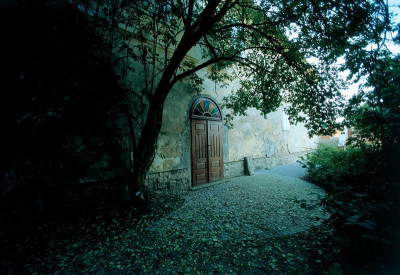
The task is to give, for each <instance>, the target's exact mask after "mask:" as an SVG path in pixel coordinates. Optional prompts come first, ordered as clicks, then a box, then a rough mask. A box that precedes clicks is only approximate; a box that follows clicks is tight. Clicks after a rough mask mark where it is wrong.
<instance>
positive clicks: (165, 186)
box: [145, 168, 191, 193]
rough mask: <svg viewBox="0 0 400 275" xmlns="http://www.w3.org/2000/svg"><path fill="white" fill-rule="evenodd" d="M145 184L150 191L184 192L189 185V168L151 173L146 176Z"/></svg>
mask: <svg viewBox="0 0 400 275" xmlns="http://www.w3.org/2000/svg"><path fill="white" fill-rule="evenodd" d="M145 184H146V185H147V188H148V190H149V192H150V193H156V192H159V191H163V192H173V193H182V192H185V191H187V190H189V188H190V187H191V180H190V173H189V169H188V168H184V169H177V170H172V171H167V172H158V173H151V174H149V175H148V177H147V178H146V183H145Z"/></svg>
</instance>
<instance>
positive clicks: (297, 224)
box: [149, 173, 328, 241]
mask: <svg viewBox="0 0 400 275" xmlns="http://www.w3.org/2000/svg"><path fill="white" fill-rule="evenodd" d="M323 195H324V191H323V190H322V189H321V188H319V187H317V186H315V185H313V184H311V183H308V182H305V181H302V180H300V179H297V178H293V177H287V176H282V175H278V174H272V173H269V174H259V175H254V176H251V177H249V176H244V177H239V178H234V179H229V180H225V181H224V182H222V183H220V184H217V185H214V186H210V187H208V188H204V189H199V190H195V191H192V192H189V193H188V194H187V195H186V196H185V199H186V201H185V203H184V205H183V206H182V207H181V208H180V209H178V210H176V211H174V212H172V213H171V214H169V215H167V216H166V217H164V218H162V219H160V220H159V221H157V222H156V223H154V224H153V225H152V226H150V227H149V230H150V231H154V230H157V231H158V233H159V234H160V237H161V235H165V234H167V235H168V234H170V233H173V232H176V231H177V230H179V231H182V232H184V233H185V236H186V237H187V238H198V236H199V234H200V235H202V234H205V233H206V232H207V233H209V232H211V235H212V236H211V237H212V238H217V239H219V240H221V241H230V240H237V239H240V238H254V237H257V238H259V237H260V238H265V237H277V236H283V235H289V234H293V233H297V232H300V231H304V230H307V229H308V228H310V227H311V226H314V225H319V224H320V222H321V221H322V220H324V219H326V218H328V215H327V213H326V212H325V211H324V209H323V208H322V207H320V206H319V205H318V204H319V202H320V199H321V198H322V197H323ZM163 228H167V229H168V230H170V231H171V232H164V231H163V230H162V229H163ZM160 229H161V230H160Z"/></svg>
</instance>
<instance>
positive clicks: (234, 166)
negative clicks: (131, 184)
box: [146, 152, 307, 193]
mask: <svg viewBox="0 0 400 275" xmlns="http://www.w3.org/2000/svg"><path fill="white" fill-rule="evenodd" d="M306 153H307V152H297V153H293V154H284V155H276V156H272V157H268V158H267V157H264V158H255V159H253V165H254V167H255V170H256V171H257V170H262V169H266V168H271V167H274V166H279V165H284V164H288V163H293V162H296V161H297V160H298V159H299V158H300V157H301V156H304V155H305V154H306ZM244 175H245V163H244V159H243V160H239V161H230V162H225V163H224V178H228V179H229V178H235V177H240V176H244ZM146 185H147V187H148V190H149V192H150V193H157V192H172V193H183V192H186V191H188V190H189V189H190V188H191V179H190V169H189V168H184V169H177V170H172V171H166V172H158V173H151V174H149V175H148V177H147V178H146Z"/></svg>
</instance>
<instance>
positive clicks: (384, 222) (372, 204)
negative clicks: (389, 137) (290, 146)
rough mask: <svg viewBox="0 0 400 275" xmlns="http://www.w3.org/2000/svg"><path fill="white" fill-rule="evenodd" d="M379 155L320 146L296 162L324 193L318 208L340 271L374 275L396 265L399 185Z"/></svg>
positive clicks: (369, 149) (371, 151)
mask: <svg viewBox="0 0 400 275" xmlns="http://www.w3.org/2000/svg"><path fill="white" fill-rule="evenodd" d="M385 160H386V158H385V155H384V154H383V153H382V151H381V150H377V149H376V148H374V147H372V146H368V145H365V144H364V145H361V146H359V147H349V148H347V149H346V150H340V149H338V148H334V147H329V146H322V147H321V148H318V149H317V150H316V151H314V152H312V153H310V154H308V155H307V156H306V157H304V158H303V159H302V160H301V163H302V164H303V167H305V168H306V169H307V170H308V180H309V181H311V182H313V183H315V184H317V185H319V186H320V187H322V188H324V189H325V190H326V191H327V195H326V196H325V198H324V199H323V204H324V205H325V206H326V208H327V209H328V211H329V212H330V213H331V219H330V222H331V224H332V225H333V226H334V228H335V233H334V237H333V240H332V241H333V245H334V247H335V251H336V252H337V254H336V255H335V257H336V258H337V260H338V261H340V262H341V263H342V266H343V267H344V268H345V271H349V272H358V271H360V270H362V271H369V272H376V271H377V268H378V267H379V268H384V269H386V271H387V270H390V269H393V268H394V266H397V264H400V263H399V262H398V259H400V255H399V250H398V248H399V247H397V245H396V244H398V243H399V236H400V234H399V224H398V222H397V221H398V220H399V208H398V205H397V202H398V195H397V194H399V184H398V181H396V180H395V179H394V178H391V177H390V176H389V175H390V173H388V167H389V166H387V161H385Z"/></svg>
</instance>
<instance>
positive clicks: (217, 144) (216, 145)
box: [207, 120, 223, 182]
mask: <svg viewBox="0 0 400 275" xmlns="http://www.w3.org/2000/svg"><path fill="white" fill-rule="evenodd" d="M207 122H208V149H209V155H208V174H209V178H208V180H209V182H213V181H217V180H221V179H223V161H222V122H221V121H212V120H208V121H207Z"/></svg>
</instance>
